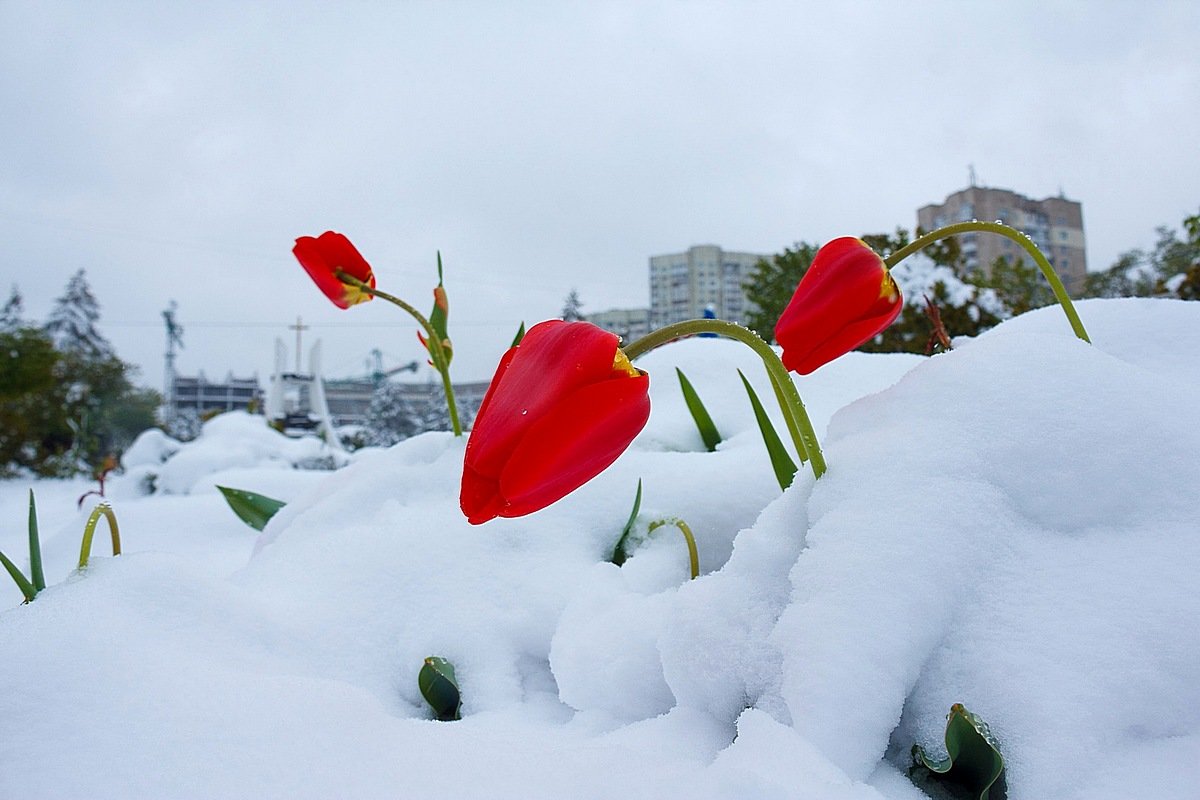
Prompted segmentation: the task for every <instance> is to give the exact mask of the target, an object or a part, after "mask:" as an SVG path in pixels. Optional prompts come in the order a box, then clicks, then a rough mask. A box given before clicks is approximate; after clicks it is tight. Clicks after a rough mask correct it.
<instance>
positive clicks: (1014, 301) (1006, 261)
mask: <svg viewBox="0 0 1200 800" xmlns="http://www.w3.org/2000/svg"><path fill="white" fill-rule="evenodd" d="M975 283H976V285H978V286H981V287H983V288H986V289H994V290H995V292H996V296H997V297H999V298H1000V302H1002V303H1004V305H1005V306H1007V307H1008V310H1009V312H1010V313H1012V315H1013V316H1016V315H1018V314H1024V313H1025V312H1026V311H1031V310H1033V309H1035V308H1041V307H1042V306H1048V305H1053V304H1054V303H1055V302H1057V299H1056V298H1055V296H1054V290H1053V289H1052V288H1050V282H1049V281H1047V280H1046V277H1045V276H1044V275H1042V271H1041V270H1040V269H1038V268H1037V267H1036V266H1034V265H1032V264H1028V263H1026V262H1025V259H1023V258H1017V259H1010V258H1008V257H1007V256H1000V257H998V258H997V259H996V260H995V261H993V262H992V268H991V270H990V271H989V273H988V274H987V275H986V276H984V275H979V276H977V277H976V280H975Z"/></svg>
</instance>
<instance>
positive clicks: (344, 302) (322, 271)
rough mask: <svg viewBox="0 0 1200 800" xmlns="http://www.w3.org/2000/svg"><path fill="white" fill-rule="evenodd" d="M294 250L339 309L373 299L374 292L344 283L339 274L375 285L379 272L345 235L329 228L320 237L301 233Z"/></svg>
mask: <svg viewBox="0 0 1200 800" xmlns="http://www.w3.org/2000/svg"><path fill="white" fill-rule="evenodd" d="M292 253H293V254H295V256H296V259H297V260H298V261H299V262H300V266H302V267H304V271H305V272H307V273H308V276H309V277H310V278H312V279H313V283H315V284H317V288H318V289H320V290H321V291H322V292H323V293H324V294H325V296H326V297H328V298H329V299H330V300H332V301H333V304H334V305H335V306H337V307H338V308H349V307H350V306H352V305H355V304H357V303H363V302H366V301H367V300H370V299H371V295H370V294H368V293H367V292H364V291H363V290H362V289H360V288H358V287H357V286H354V285H353V284H349V283H343V282H342V281H341V280H340V279H339V278H338V277H337V275H336V274H335V272H336V270H339V269H340V270H342V272H345V273H346V274H347V275H350V276H352V277H354V278H358V279H359V280H360V281H362V282H363V283H365V284H367V285H368V286H370V287H371V288H372V289H374V288H375V273H374V272H372V271H371V265H370V264H368V263H367V260H366V259H365V258H363V257H362V254H360V253H359V252H358V250H357V248H355V247H354V245H353V244H351V243H350V240H349V239H347V238H346V237H345V236H343V235H342V234H340V233H335V232H333V231H325V232H324V233H322V234H321V235H320V236H318V237H316V238H313V237H312V236H301V237H300V238H299V239H297V240H296V246H295V247H293V248H292Z"/></svg>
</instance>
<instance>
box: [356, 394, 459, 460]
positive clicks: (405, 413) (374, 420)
mask: <svg viewBox="0 0 1200 800" xmlns="http://www.w3.org/2000/svg"><path fill="white" fill-rule="evenodd" d="M420 425H421V420H420V417H419V414H418V411H417V409H416V408H415V407H414V405H413V402H412V400H411V399H410V398H409V396H408V389H407V387H406V386H404V385H403V384H399V383H383V384H380V386H379V387H378V388H377V389H376V390H375V392H374V393H373V394H372V395H371V404H370V405H369V406H368V407H367V421H366V425H365V426H364V427H365V430H364V432H363V433H364V437H363V438H364V439H365V441H366V443H367V444H368V445H372V446H375V447H391V446H392V445H394V444H395V443H396V442H399V441H402V440H404V439H407V438H408V437H410V436H414V435H416V434H417V433H420V431H421V428H420ZM448 426H449V419H448V418H447V427H448Z"/></svg>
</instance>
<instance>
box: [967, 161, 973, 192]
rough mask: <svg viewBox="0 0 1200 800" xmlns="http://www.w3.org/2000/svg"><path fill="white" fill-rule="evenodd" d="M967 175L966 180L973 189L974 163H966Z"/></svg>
mask: <svg viewBox="0 0 1200 800" xmlns="http://www.w3.org/2000/svg"><path fill="white" fill-rule="evenodd" d="M967 176H968V180H969V182H970V184H971V188H972V189H974V188H975V165H974V164H967Z"/></svg>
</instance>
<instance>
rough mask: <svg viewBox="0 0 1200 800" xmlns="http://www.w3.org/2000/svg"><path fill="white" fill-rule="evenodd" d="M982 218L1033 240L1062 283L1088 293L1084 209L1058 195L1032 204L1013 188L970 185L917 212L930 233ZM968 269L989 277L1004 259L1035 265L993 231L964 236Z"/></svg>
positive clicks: (962, 243)
mask: <svg viewBox="0 0 1200 800" xmlns="http://www.w3.org/2000/svg"><path fill="white" fill-rule="evenodd" d="M972 219H978V220H981V221H985V222H1003V223H1004V224H1006V225H1010V226H1012V227H1014V228H1016V229H1017V230H1019V231H1021V232H1022V233H1024V234H1026V235H1027V236H1029V238H1030V239H1032V240H1033V243H1034V244H1036V245H1037V246H1038V249H1039V250H1041V251H1042V252H1043V253H1045V255H1046V258H1047V260H1049V262H1050V264H1051V266H1053V267H1054V270H1055V272H1057V273H1058V276H1059V278H1061V279H1062V282H1063V285H1064V286H1066V288H1067V291H1068V292H1070V293H1073V294H1074V293H1078V292H1079V291H1080V290H1082V289H1083V283H1084V280H1085V279H1086V277H1087V255H1086V253H1085V250H1084V236H1083V206H1082V204H1080V203H1077V202H1075V201H1074V200H1068V199H1067V198H1066V197H1064V196H1063V195H1062V194H1061V193H1060V194H1059V196H1058V197H1047V198H1046V199H1045V200H1031V199H1030V198H1028V197H1025V196H1024V195H1021V194H1017V193H1016V192H1013V191H1010V190H1008V189H992V188H988V187H986V186H968V187H967V188H966V189H962V190H960V191H957V192H955V193H954V194H952V195H950V196H949V197H947V198H946V200H945V202H943V203H942V204H941V205H927V206H924V207H922V208H921V209H919V210H918V211H917V225H918V226H919V227H921V228H923V229H924V230H926V231H930V230H933V229H934V228H940V227H942V226H943V225H949V224H951V223H953V222H965V221H967V220H972ZM958 240H959V245H960V247H961V248H962V254H963V260H964V261H965V264H966V268H967V269H968V270H971V271H974V270H980V271H983V272H984V273H985V274H986V273H987V272H988V271H989V270H990V269H991V266H992V263H993V262H995V260H996V259H997V258H999V257H1001V256H1004V257H1006V258H1008V259H1009V260H1012V261H1016V260H1017V259H1023V260H1024V261H1025V262H1026V263H1027V264H1028V265H1029V266H1034V265H1033V263H1032V259H1030V258H1029V256H1028V254H1027V253H1026V252H1025V251H1024V250H1023V249H1022V248H1021V246H1020V245H1018V244H1017V243H1016V242H1014V241H1012V240H1011V239H1006V238H1004V237H1002V236H996V235H995V234H991V233H982V232H980V233H965V234H962V235H961V236H959V237H958Z"/></svg>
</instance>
